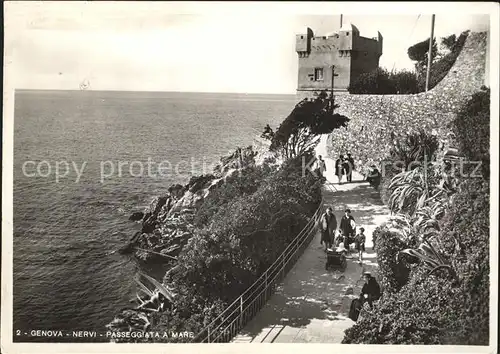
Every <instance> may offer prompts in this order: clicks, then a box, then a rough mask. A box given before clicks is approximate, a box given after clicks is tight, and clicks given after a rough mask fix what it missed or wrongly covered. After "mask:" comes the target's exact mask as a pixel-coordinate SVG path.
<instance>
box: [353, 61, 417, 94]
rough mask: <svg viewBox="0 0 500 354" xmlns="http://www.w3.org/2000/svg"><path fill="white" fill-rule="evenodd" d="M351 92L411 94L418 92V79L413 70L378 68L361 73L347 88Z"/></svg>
mask: <svg viewBox="0 0 500 354" xmlns="http://www.w3.org/2000/svg"><path fill="white" fill-rule="evenodd" d="M348 91H349V93H352V94H376V95H389V94H404V95H406V94H411V93H417V92H418V80H417V76H416V75H415V73H414V72H411V71H408V70H401V71H392V72H389V71H387V70H386V69H383V68H378V69H376V70H374V71H372V72H369V73H365V74H361V75H360V76H359V77H358V78H357V79H356V80H355V81H354V82H353V83H352V84H351V85H350V86H349V88H348Z"/></svg>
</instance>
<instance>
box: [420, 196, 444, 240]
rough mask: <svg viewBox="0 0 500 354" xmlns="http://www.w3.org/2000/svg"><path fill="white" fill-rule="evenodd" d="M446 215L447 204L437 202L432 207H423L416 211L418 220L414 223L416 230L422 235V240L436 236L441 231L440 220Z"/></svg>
mask: <svg viewBox="0 0 500 354" xmlns="http://www.w3.org/2000/svg"><path fill="white" fill-rule="evenodd" d="M444 214H445V204H444V203H442V202H441V201H435V202H434V203H432V204H431V205H426V206H423V207H421V208H420V209H418V210H417V211H416V216H417V219H416V221H415V223H414V225H413V226H414V227H415V230H416V231H417V233H418V234H419V235H421V239H422V240H426V239H428V238H430V237H432V236H435V235H436V234H437V233H438V232H439V230H440V227H439V219H441V218H442V217H443V216H444Z"/></svg>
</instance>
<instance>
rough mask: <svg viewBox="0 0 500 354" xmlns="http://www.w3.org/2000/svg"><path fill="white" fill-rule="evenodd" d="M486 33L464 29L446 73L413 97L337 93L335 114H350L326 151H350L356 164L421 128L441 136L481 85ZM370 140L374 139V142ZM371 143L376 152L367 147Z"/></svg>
mask: <svg viewBox="0 0 500 354" xmlns="http://www.w3.org/2000/svg"><path fill="white" fill-rule="evenodd" d="M486 53H487V34H486V32H481V33H469V35H468V36H467V39H466V41H465V44H464V47H463V48H462V51H461V52H460V54H459V56H458V57H457V59H456V61H455V63H454V65H453V67H452V68H451V69H450V71H449V72H448V74H447V76H445V78H444V79H443V80H441V82H439V83H438V84H437V85H436V86H435V87H434V88H433V89H431V90H429V91H427V92H422V93H418V94H413V95H349V94H346V95H338V96H335V103H337V104H339V106H340V107H339V108H338V109H337V112H338V113H340V114H342V115H345V116H347V117H348V118H350V119H351V120H350V122H349V126H348V128H347V129H338V130H336V131H334V132H333V133H332V134H331V135H330V138H329V142H328V143H329V144H328V145H329V152H330V155H331V156H333V157H334V158H336V157H337V156H338V155H339V154H345V153H347V152H350V153H352V154H353V156H354V158H355V159H356V160H357V162H358V165H362V166H365V167H366V166H369V165H370V164H374V163H375V164H377V163H379V162H380V159H381V158H383V157H384V156H385V155H386V153H387V152H388V151H389V149H390V147H391V141H392V139H393V137H394V136H397V135H402V134H404V133H406V132H408V131H410V130H416V129H425V130H426V131H428V132H432V131H435V133H437V134H439V135H440V136H446V134H447V132H448V131H449V128H448V124H449V123H450V122H451V121H453V120H454V119H455V117H456V116H457V113H458V110H459V109H460V107H461V105H463V104H464V103H465V102H467V101H468V100H469V99H470V98H471V97H472V94H473V93H474V92H477V91H478V90H480V88H481V86H483V84H484V83H485V67H486V60H485V57H486ZM374 140H376V141H378V142H379V143H378V144H377V143H375V142H374ZM373 146H377V147H378V149H377V151H373Z"/></svg>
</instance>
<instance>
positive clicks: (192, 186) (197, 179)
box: [186, 175, 215, 193]
mask: <svg viewBox="0 0 500 354" xmlns="http://www.w3.org/2000/svg"><path fill="white" fill-rule="evenodd" d="M213 179H215V176H214V175H202V176H193V177H191V179H190V180H189V183H188V184H187V186H186V187H187V189H188V190H189V192H191V193H196V192H198V191H199V190H201V189H203V188H204V187H205V185H206V184H207V182H210V181H212V180H213Z"/></svg>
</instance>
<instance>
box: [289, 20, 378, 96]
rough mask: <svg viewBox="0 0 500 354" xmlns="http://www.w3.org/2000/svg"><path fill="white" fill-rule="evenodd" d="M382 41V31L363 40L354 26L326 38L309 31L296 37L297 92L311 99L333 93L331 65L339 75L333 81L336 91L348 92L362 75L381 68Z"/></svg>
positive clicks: (348, 26) (347, 26) (343, 28)
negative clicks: (317, 92)
mask: <svg viewBox="0 0 500 354" xmlns="http://www.w3.org/2000/svg"><path fill="white" fill-rule="evenodd" d="M382 41H383V39H382V35H381V34H380V32H378V37H376V38H365V37H361V36H360V35H359V30H358V29H357V28H356V26H354V25H352V24H346V25H344V26H342V28H341V29H340V31H339V32H338V33H331V34H328V35H325V36H315V35H314V33H313V31H312V30H311V29H310V28H307V33H305V34H299V35H297V36H296V42H295V50H296V52H297V54H298V56H299V75H298V85H297V93H298V94H300V95H305V96H309V95H310V94H312V93H313V92H315V91H320V90H331V88H332V65H334V66H335V74H336V75H338V76H335V78H334V87H333V89H334V92H338V93H340V92H347V88H348V87H349V85H350V84H351V83H353V82H354V80H355V79H356V78H357V77H358V76H359V75H360V74H363V73H367V72H370V71H372V70H375V69H376V68H378V64H379V59H380V56H381V55H382Z"/></svg>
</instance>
